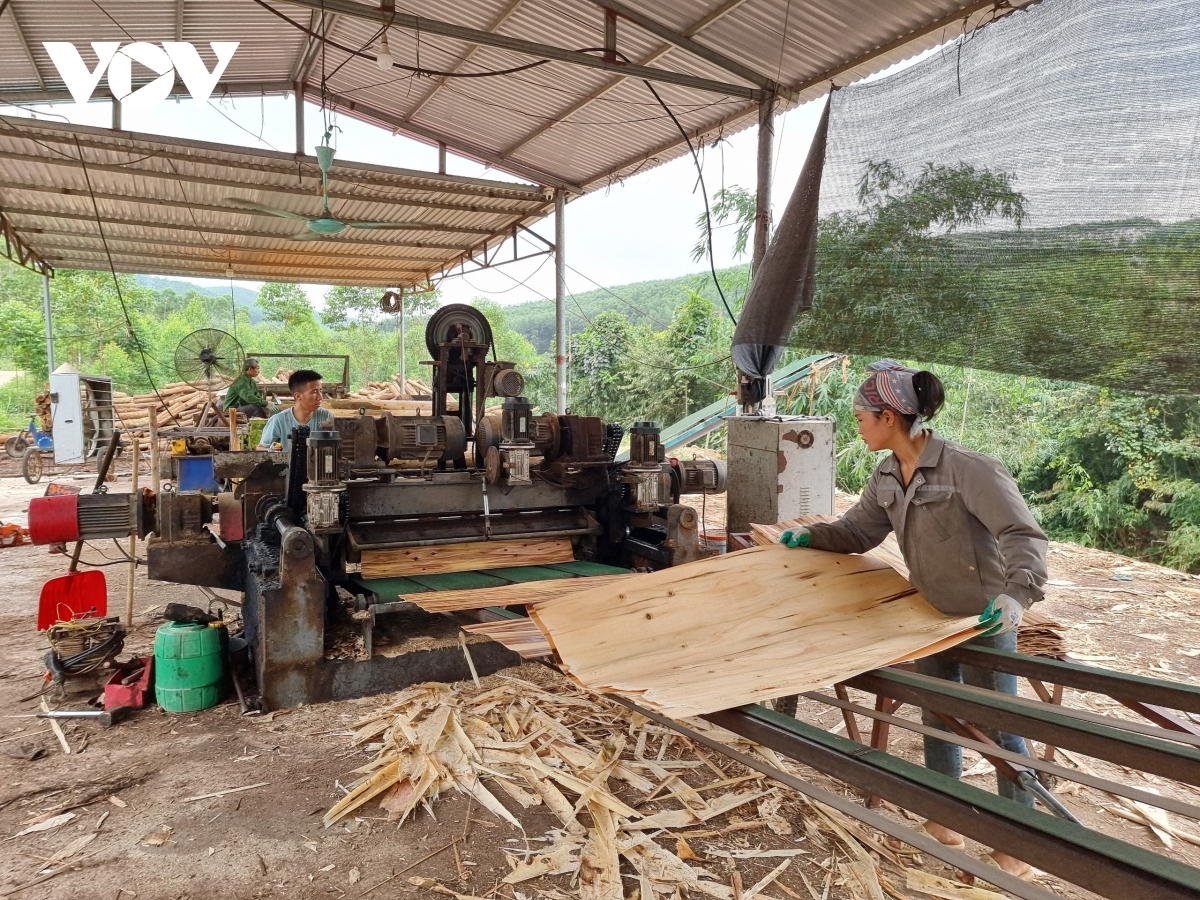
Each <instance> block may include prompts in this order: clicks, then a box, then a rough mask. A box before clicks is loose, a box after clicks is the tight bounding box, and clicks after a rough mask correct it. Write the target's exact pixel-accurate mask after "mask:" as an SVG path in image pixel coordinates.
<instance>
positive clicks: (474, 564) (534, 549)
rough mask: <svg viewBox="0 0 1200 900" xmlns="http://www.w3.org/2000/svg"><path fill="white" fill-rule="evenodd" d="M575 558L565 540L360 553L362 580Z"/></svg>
mask: <svg viewBox="0 0 1200 900" xmlns="http://www.w3.org/2000/svg"><path fill="white" fill-rule="evenodd" d="M574 558H575V554H574V552H573V550H572V548H571V541H570V539H569V538H539V539H535V540H512V541H473V542H470V543H464V544H435V545H434V546H431V547H403V548H400V549H397V550H364V551H363V552H362V577H363V578H400V577H403V576H406V575H440V574H443V573H445V572H469V571H472V570H475V569H506V568H511V567H512V566H544V565H548V564H550V563H560V562H570V561H571V560H573V559H574Z"/></svg>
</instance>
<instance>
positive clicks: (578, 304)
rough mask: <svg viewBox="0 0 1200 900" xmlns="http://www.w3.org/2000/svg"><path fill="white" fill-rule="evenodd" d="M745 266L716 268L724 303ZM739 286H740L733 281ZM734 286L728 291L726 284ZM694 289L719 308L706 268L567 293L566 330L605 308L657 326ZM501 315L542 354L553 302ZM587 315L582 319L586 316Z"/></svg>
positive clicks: (507, 309) (548, 336) (535, 302)
mask: <svg viewBox="0 0 1200 900" xmlns="http://www.w3.org/2000/svg"><path fill="white" fill-rule="evenodd" d="M748 272H749V266H746V265H741V266H732V267H730V268H728V269H720V270H718V272H717V274H718V275H720V277H721V286H722V288H723V289H724V290H725V295H726V297H728V298H729V302H730V303H732V302H733V296H734V294H737V295H738V296H741V293H742V291H744V289H745V287H744V282H745V279H746V277H747V274H748ZM738 285H741V287H740V288H738V287H737V286H738ZM731 286H732V287H734V290H733V291H731V290H730V288H731ZM688 290H693V291H697V292H699V293H700V294H702V295H704V296H705V297H708V298H709V299H710V300H712V301H713V303H715V304H716V305H717V307H718V308H720V304H721V298H720V297H719V296H717V291H716V288H715V286H714V285H713V280H712V276H711V275H709V274H708V273H707V272H704V273H696V274H693V275H684V276H682V277H680V278H662V279H658V280H656V281H636V282H634V283H632V284H622V285H617V286H616V287H612V288H607V289H597V290H594V291H588V292H586V293H583V294H575V295H574V297H571V296H568V297H567V319H568V321H569V322H570V325H571V329H570V330H571V332H572V333H576V332H579V331H582V330H583V329H584V328H586V327H587V321H588V320H590V319H594V318H595V317H596V316H597V315H599V314H600V313H602V312H604V311H605V310H610V309H611V310H616V311H617V312H620V313H622V314H623V315H624V316H625V318H626V319H628V320H629V321H630V322H631V323H633V324H635V325H640V324H646V325H649V326H650V328H652V329H653V330H655V331H660V330H662V329H663V328H665V327H666V325H667V323H668V322H670V321H671V317H672V316H673V315H674V314H675V310H676V308H677V307H678V306H679V304H681V303H682V302H683V301H684V300H686V299H687V291H688ZM504 316H505V319H506V320H507V322H508V325H509V327H511V328H512V329H513V330H514V331H519V332H520V333H521V334H523V335H525V337H526V338H528V339H529V342H530V343H531V344H533V346H534V347H536V348H537V351H538V353H545V352H546V351H548V350H549V349H550V346H551V344H553V342H554V303H553V301H551V300H532V301H530V302H528V303H517V304H514V305H512V306H506V307H504ZM585 317H586V319H585Z"/></svg>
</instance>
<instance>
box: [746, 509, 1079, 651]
mask: <svg viewBox="0 0 1200 900" xmlns="http://www.w3.org/2000/svg"><path fill="white" fill-rule="evenodd" d="M834 521H836V517H835V516H826V515H820V514H817V515H811V516H801V517H800V518H798V519H791V520H789V521H787V522H780V523H778V524H777V525H751V526H750V530H751V532H752V534H753V537H754V542H755V543H756V544H758V545H759V546H767V545H770V544H777V543H779V537H780V535H782V534H783V533H784V532H785V531H787V530H788V529H789V528H796V527H798V526H803V525H814V524H818V523H822V522H834ZM863 555H864V556H867V557H869V558H871V559H877V560H879V561H880V562H883V563H886V564H887V565H889V566H891V567H892V568H893V569H895V570H896V571H897V572H898V573H899V574H900V577H901V578H904V579H907V578H908V565H907V564H906V563H905V562H904V554H903V553H902V552H901V551H900V545H899V544H898V543H897V542H896V535H894V534H889V535H888V536H887V537H886V538H884V540H883V543H882V544H880V545H879V546H878V547H876V548H875V549H874V550H870V551H868V552H867V553H865V554H863ZM1017 652H1018V653H1025V654H1028V655H1030V656H1036V655H1038V654H1043V655H1046V656H1061V655H1062V654H1064V653H1066V652H1067V644H1066V641H1065V640H1064V638H1063V636H1062V626H1061V625H1060V624H1058V623H1057V622H1055V621H1054V620H1052V619H1051V618H1050V617H1049V616H1044V615H1042V614H1041V613H1039V612H1038V611H1037V610H1035V609H1029V610H1026V612H1025V617H1024V619H1022V621H1021V627H1020V629H1019V630H1018V631H1017ZM920 655H921V656H928V655H929V654H928V653H921V654H920ZM905 661H907V659H901V660H897V662H905Z"/></svg>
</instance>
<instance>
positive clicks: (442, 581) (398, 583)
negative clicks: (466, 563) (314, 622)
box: [352, 559, 629, 603]
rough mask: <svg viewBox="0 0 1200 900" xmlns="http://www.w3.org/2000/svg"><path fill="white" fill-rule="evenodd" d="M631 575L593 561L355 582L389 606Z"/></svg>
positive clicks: (354, 580)
mask: <svg viewBox="0 0 1200 900" xmlns="http://www.w3.org/2000/svg"><path fill="white" fill-rule="evenodd" d="M628 571H629V570H628V569H622V568H620V567H618V566H606V565H604V564H602V563H597V562H591V561H590V560H584V559H577V560H573V561H572V562H565V563H555V564H553V565H546V566H514V567H512V568H510V569H481V570H479V571H476V572H447V573H445V574H443V575H421V576H409V577H407V578H362V577H358V576H356V577H354V578H353V579H352V580H353V582H354V583H355V584H356V585H358V586H359V587H361V588H362V589H363V590H364V591H366V592H367V593H370V594H374V595H375V596H376V597H378V598H379V600H380V601H381V602H384V603H389V602H394V601H397V600H401V599H403V598H404V597H405V596H406V595H408V594H423V593H426V592H428V591H462V590H474V589H476V588H488V587H499V586H500V585H505V584H524V583H526V582H531V581H548V580H550V579H553V578H586V577H587V576H589V575H623V574H625V573H626V572H628Z"/></svg>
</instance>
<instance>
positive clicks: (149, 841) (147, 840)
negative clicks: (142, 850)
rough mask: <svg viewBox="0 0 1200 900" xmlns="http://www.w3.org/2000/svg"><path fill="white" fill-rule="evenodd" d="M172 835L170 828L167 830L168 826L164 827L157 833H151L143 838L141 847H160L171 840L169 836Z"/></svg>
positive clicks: (172, 831)
mask: <svg viewBox="0 0 1200 900" xmlns="http://www.w3.org/2000/svg"><path fill="white" fill-rule="evenodd" d="M174 833H175V832H174V830H173V829H172V828H169V827H168V826H166V825H164V826H163V827H162V828H160V829H159V830H158V831H152V832H150V833H149V834H148V835H146V836H145V837H144V838H142V846H143V847H161V846H162V845H163V844H165V843H166V842H167V841H169V840H170V839H171V835H172V834H174Z"/></svg>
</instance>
